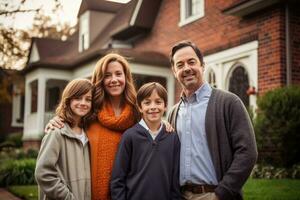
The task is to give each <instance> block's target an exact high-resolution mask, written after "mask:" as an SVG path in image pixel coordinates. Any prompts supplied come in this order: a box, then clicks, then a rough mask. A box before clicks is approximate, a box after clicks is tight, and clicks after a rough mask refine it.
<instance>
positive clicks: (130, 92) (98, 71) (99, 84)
mask: <svg viewBox="0 0 300 200" xmlns="http://www.w3.org/2000/svg"><path fill="white" fill-rule="evenodd" d="M111 62H119V63H120V64H121V65H122V67H123V71H124V74H125V89H124V92H123V98H124V100H125V102H127V103H128V104H130V105H131V106H132V107H133V108H134V114H135V116H134V117H135V121H138V120H139V118H140V117H139V112H138V108H137V105H136V90H135V87H134V82H133V78H132V74H131V71H130V68H129V63H128V62H127V60H126V59H125V58H124V57H123V56H121V55H119V54H117V53H109V54H107V55H106V56H104V57H102V58H101V59H100V60H99V61H98V62H97V64H96V67H95V69H94V72H93V75H92V83H93V85H94V87H95V93H94V95H95V96H94V105H95V112H98V111H99V110H100V109H101V108H102V106H103V104H104V102H105V100H108V97H109V94H107V92H106V91H105V89H104V76H105V71H106V70H107V67H108V65H109V63H111Z"/></svg>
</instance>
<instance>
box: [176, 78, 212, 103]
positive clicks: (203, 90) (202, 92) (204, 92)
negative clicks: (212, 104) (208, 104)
mask: <svg viewBox="0 0 300 200" xmlns="http://www.w3.org/2000/svg"><path fill="white" fill-rule="evenodd" d="M211 91H212V88H211V87H210V85H209V84H208V83H206V82H205V83H203V84H202V85H201V86H200V87H199V88H198V89H197V90H196V91H195V92H194V94H192V95H191V96H190V97H189V98H187V97H186V96H185V95H184V93H183V92H182V94H181V97H180V98H181V100H182V101H183V102H184V103H186V102H194V101H196V102H197V103H199V102H200V101H201V99H202V98H203V97H205V96H210V94H211Z"/></svg>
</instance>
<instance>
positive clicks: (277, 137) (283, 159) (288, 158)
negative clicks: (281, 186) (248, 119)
mask: <svg viewBox="0 0 300 200" xmlns="http://www.w3.org/2000/svg"><path fill="white" fill-rule="evenodd" d="M254 127H255V132H256V139H257V144H258V149H259V152H260V153H261V152H266V151H267V152H268V151H269V152H271V153H269V154H265V155H263V153H262V155H263V157H262V158H261V159H262V160H263V161H264V162H266V163H269V164H272V165H275V166H282V167H291V166H292V165H294V164H296V163H299V162H300V156H299V153H300V145H299V141H300V134H299V130H300V87H299V86H291V87H285V88H278V89H275V90H272V91H269V92H267V93H266V94H265V95H264V96H262V97H260V98H259V99H258V112H257V117H256V119H255V123H254Z"/></svg>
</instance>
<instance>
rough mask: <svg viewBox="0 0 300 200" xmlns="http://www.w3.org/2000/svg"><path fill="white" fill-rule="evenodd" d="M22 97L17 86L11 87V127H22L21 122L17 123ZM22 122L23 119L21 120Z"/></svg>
mask: <svg viewBox="0 0 300 200" xmlns="http://www.w3.org/2000/svg"><path fill="white" fill-rule="evenodd" d="M21 98H22V95H21V91H20V88H19V87H18V86H17V85H13V96H12V120H11V126H12V127H23V122H18V119H19V117H21V113H22V111H21V108H22V105H21V103H22V101H21V100H22V99H21ZM23 120H24V119H23Z"/></svg>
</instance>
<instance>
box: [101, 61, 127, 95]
mask: <svg viewBox="0 0 300 200" xmlns="http://www.w3.org/2000/svg"><path fill="white" fill-rule="evenodd" d="M125 81H126V80H125V73H124V70H123V66H122V65H121V63H119V62H118V61H113V62H110V63H109V64H108V66H107V68H106V71H105V74H104V89H105V91H106V92H107V94H108V95H109V96H110V97H121V96H122V94H123V91H124V89H125Z"/></svg>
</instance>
